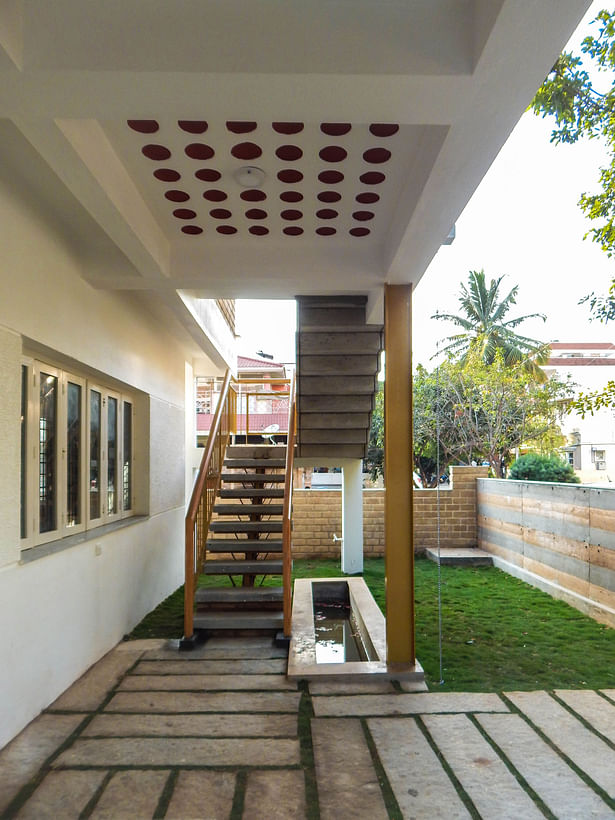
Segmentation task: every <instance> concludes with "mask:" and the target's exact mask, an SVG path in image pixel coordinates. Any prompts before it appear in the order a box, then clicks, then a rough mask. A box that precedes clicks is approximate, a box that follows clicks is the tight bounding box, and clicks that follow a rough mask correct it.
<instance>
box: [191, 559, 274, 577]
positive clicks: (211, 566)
mask: <svg viewBox="0 0 615 820" xmlns="http://www.w3.org/2000/svg"><path fill="white" fill-rule="evenodd" d="M203 572H204V574H205V575H281V574H282V562H281V561H223V560H221V561H218V560H214V561H205V567H204V570H203Z"/></svg>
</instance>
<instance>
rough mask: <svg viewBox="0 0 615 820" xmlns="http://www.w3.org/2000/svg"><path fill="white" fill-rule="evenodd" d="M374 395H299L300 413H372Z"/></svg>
mask: <svg viewBox="0 0 615 820" xmlns="http://www.w3.org/2000/svg"><path fill="white" fill-rule="evenodd" d="M373 405H374V397H373V394H372V395H365V394H364V395H358V396H354V395H348V396H310V395H306V394H305V393H303V394H302V395H301V396H299V399H298V402H297V406H298V411H299V412H300V413H370V412H371V411H372V410H373Z"/></svg>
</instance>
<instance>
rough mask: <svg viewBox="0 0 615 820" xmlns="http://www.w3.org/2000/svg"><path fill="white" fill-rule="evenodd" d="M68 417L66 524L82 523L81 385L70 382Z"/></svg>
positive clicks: (70, 525)
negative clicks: (80, 490)
mask: <svg viewBox="0 0 615 820" xmlns="http://www.w3.org/2000/svg"><path fill="white" fill-rule="evenodd" d="M66 412H67V417H66V526H67V527H74V526H75V525H76V524H81V494H80V492H79V489H80V484H81V385H79V384H73V383H72V382H69V383H68V386H67V411H66Z"/></svg>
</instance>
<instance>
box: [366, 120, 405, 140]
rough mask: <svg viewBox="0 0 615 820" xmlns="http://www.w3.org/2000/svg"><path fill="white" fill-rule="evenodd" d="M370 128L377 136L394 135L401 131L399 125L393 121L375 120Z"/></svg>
mask: <svg viewBox="0 0 615 820" xmlns="http://www.w3.org/2000/svg"><path fill="white" fill-rule="evenodd" d="M369 130H370V133H372V134H373V135H374V136H375V137H392V136H393V134H397V132H398V131H399V125H397V124H396V123H392V122H373V123H372V124H371V125H370V127H369Z"/></svg>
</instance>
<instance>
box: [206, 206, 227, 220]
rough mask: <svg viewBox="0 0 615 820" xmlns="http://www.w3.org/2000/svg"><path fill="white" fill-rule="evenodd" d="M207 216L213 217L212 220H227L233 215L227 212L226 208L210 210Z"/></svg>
mask: <svg viewBox="0 0 615 820" xmlns="http://www.w3.org/2000/svg"><path fill="white" fill-rule="evenodd" d="M209 215H210V216H213V218H214V219H229V218H230V217H231V216H232V215H233V214H232V213H231V212H230V211H227V209H226V208H212V210H211V211H210V212H209Z"/></svg>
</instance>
